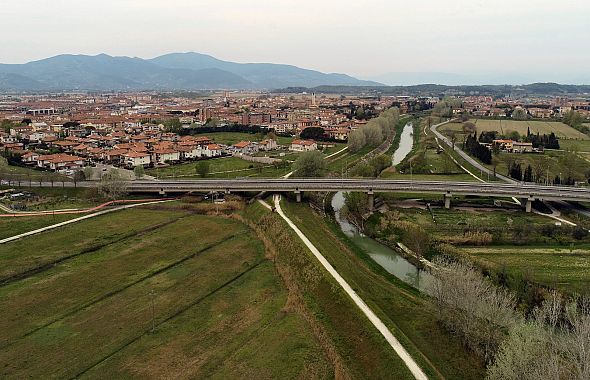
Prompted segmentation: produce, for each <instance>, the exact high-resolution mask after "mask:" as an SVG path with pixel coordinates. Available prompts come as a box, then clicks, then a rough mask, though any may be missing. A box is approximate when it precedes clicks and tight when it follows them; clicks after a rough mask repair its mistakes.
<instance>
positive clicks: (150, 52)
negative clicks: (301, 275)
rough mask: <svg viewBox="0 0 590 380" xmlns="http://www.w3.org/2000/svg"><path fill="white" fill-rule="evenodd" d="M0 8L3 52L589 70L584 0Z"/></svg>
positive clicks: (357, 71) (15, 1) (543, 75)
mask: <svg viewBox="0 0 590 380" xmlns="http://www.w3.org/2000/svg"><path fill="white" fill-rule="evenodd" d="M0 18H1V19H2V22H1V23H0V35H1V36H2V42H1V45H2V47H1V48H0V62H2V63H24V62H28V61H31V60H37V59H42V58H46V57H50V56H53V55H57V54H63V53H71V54H99V53H106V54H110V55H126V56H137V57H142V58H152V57H155V56H158V55H161V54H166V53H170V52H185V51H196V52H199V53H206V54H211V55H213V56H215V57H217V58H220V59H225V60H231V61H235V62H272V63H288V64H293V65H297V66H300V67H305V68H309V69H315V70H320V71H323V72H343V73H347V74H351V75H354V76H357V77H361V78H381V79H384V78H387V77H388V75H384V74H387V73H431V74H430V75H431V76H432V75H439V76H440V75H443V76H444V75H447V74H446V73H451V74H453V75H451V76H450V77H451V78H455V79H456V77H457V76H458V75H459V76H462V78H463V79H462V80H471V81H476V80H478V77H479V79H483V78H496V77H500V78H502V77H504V78H512V77H514V79H513V80H515V81H517V80H523V81H525V80H528V78H529V77H530V78H531V80H532V78H538V79H539V80H542V79H545V80H546V81H550V80H552V78H555V79H557V78H561V81H562V82H563V81H568V80H569V81H573V80H574V79H575V78H578V80H579V78H590V73H589V72H590V66H589V63H590V48H589V47H588V40H589V37H590V1H587V0H560V1H559V2H556V1H554V0H527V1H525V0H494V1H493V2H492V1H482V0H461V1H459V0H445V1H442V0H414V1H408V0H362V1H359V0H355V1H353V0H223V1H219V0H216V1H201V0H166V1H157V0H100V1H99V0H92V1H90V0H3V1H2V5H1V6H0ZM412 75H414V76H415V75H416V74H411V75H407V77H412ZM420 75H421V74H420ZM420 75H418V77H420ZM389 77H396V78H398V79H395V80H398V81H399V80H402V79H403V77H404V75H401V76H400V75H399V74H392V75H389ZM447 77H448V75H447ZM525 78H527V79H525ZM568 78H570V79H568ZM449 80H450V79H449ZM456 80H459V79H456ZM489 80H491V79H489ZM500 81H501V79H500ZM589 82H590V80H589Z"/></svg>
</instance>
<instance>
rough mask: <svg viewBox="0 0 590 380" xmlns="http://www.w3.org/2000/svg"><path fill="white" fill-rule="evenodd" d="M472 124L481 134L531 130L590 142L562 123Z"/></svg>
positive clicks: (457, 125) (451, 126) (455, 125)
mask: <svg viewBox="0 0 590 380" xmlns="http://www.w3.org/2000/svg"><path fill="white" fill-rule="evenodd" d="M470 122H472V123H474V124H475V126H476V128H477V131H478V132H480V133H481V132H484V131H488V132H491V131H496V132H498V133H499V134H502V135H508V134H509V133H510V132H512V131H516V132H518V133H519V134H520V135H521V136H522V135H524V136H526V133H527V129H528V128H530V130H531V133H533V134H536V133H539V134H541V135H542V134H550V133H551V132H553V133H555V135H556V136H557V137H558V138H559V139H572V140H590V136H588V135H586V134H584V133H582V132H580V131H577V130H575V129H574V128H572V127H570V126H569V125H566V124H564V123H561V122H551V121H527V120H523V121H517V120H486V119H473V120H470ZM461 128H462V124H461V123H450V124H447V125H445V126H444V127H443V128H441V130H453V131H461V130H462V129H461Z"/></svg>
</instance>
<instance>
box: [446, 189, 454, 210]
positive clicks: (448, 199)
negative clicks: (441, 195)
mask: <svg viewBox="0 0 590 380" xmlns="http://www.w3.org/2000/svg"><path fill="white" fill-rule="evenodd" d="M452 198H453V196H452V195H451V193H449V192H447V193H445V209H447V210H450V209H451V199H452Z"/></svg>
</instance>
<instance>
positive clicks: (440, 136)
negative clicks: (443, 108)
mask: <svg viewBox="0 0 590 380" xmlns="http://www.w3.org/2000/svg"><path fill="white" fill-rule="evenodd" d="M447 123H449V122H448V121H445V122H444V123H440V124H436V125H433V126H432V127H430V130H431V131H432V133H434V135H435V136H436V137H437V138H438V139H439V140H441V141H443V142H444V143H445V144H447V145H448V146H449V148H451V149H452V148H453V143H452V142H451V140H449V139H448V138H447V137H446V136H444V135H443V134H442V133H440V132H439V131H438V130H437V129H436V128H438V127H440V126H441V125H444V124H447ZM455 152H457V153H458V154H459V155H460V156H461V157H462V158H463V159H464V160H465V161H467V162H469V164H471V165H472V166H473V167H475V168H477V169H479V170H480V171H482V172H483V173H486V174H489V175H491V176H493V175H494V172H493V170H490V169H488V168H486V167H485V166H483V165H482V164H480V163H479V162H477V160H475V159H474V158H473V157H471V156H470V155H468V154H467V153H465V152H464V151H463V150H462V149H461V148H459V147H458V146H457V144H455ZM496 177H497V178H500V179H501V180H502V181H504V182H508V183H513V184H516V183H518V181H515V180H513V179H512V178H508V177H506V176H504V175H501V174H498V173H496Z"/></svg>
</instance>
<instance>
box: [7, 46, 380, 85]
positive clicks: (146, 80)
mask: <svg viewBox="0 0 590 380" xmlns="http://www.w3.org/2000/svg"><path fill="white" fill-rule="evenodd" d="M321 85H336V86H342V85H344V86H371V85H380V84H379V83H377V82H370V81H361V80H358V79H355V78H353V77H350V76H348V75H344V74H324V73H321V72H318V71H313V70H306V69H301V68H298V67H295V66H289V65H276V64H268V63H249V64H240V63H233V62H227V61H221V60H218V59H216V58H214V57H211V56H208V55H204V54H198V53H178V54H168V55H164V56H161V57H157V58H153V59H150V60H145V59H141V58H130V57H112V56H109V55H106V54H100V55H96V56H88V55H59V56H55V57H51V58H47V59H43V60H40V61H34V62H29V63H26V64H0V90H2V91H27V90H30V91H34V90H44V91H45V90H119V91H123V90H200V89H273V88H279V87H290V86H304V87H310V86H321Z"/></svg>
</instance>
